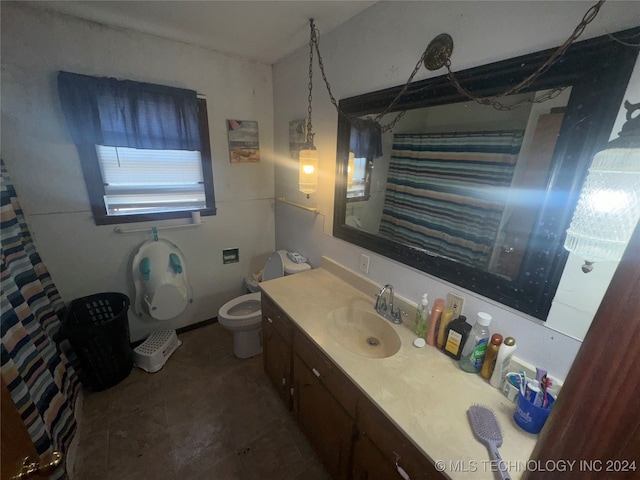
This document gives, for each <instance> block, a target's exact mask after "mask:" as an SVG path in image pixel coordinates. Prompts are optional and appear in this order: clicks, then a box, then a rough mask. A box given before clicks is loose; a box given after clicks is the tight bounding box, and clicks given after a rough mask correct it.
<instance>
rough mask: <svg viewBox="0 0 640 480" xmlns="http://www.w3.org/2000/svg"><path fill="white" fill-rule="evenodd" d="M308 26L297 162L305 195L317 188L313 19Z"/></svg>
mask: <svg viewBox="0 0 640 480" xmlns="http://www.w3.org/2000/svg"><path fill="white" fill-rule="evenodd" d="M309 26H310V28H311V33H310V36H309V97H308V99H309V106H308V107H307V112H308V113H309V117H308V118H307V121H306V125H305V144H306V145H305V147H304V148H303V149H302V150H300V154H299V157H298V160H299V178H298V188H299V189H300V191H301V192H302V193H305V194H306V195H307V198H309V194H311V193H315V191H316V190H317V188H318V151H317V150H316V147H315V145H314V144H313V137H314V136H315V133H313V125H312V124H311V100H312V98H313V95H312V92H313V45H314V42H315V41H316V28H315V24H314V22H313V19H310V20H309Z"/></svg>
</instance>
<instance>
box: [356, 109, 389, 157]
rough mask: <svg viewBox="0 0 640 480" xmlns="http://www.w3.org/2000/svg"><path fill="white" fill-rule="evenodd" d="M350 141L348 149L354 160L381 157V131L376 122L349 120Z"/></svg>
mask: <svg viewBox="0 0 640 480" xmlns="http://www.w3.org/2000/svg"><path fill="white" fill-rule="evenodd" d="M350 121H351V140H350V142H349V148H350V149H351V151H352V152H353V153H354V155H355V156H356V158H376V157H381V156H382V131H381V129H380V125H379V124H378V123H376V122H372V121H368V120H361V119H355V118H352V119H350Z"/></svg>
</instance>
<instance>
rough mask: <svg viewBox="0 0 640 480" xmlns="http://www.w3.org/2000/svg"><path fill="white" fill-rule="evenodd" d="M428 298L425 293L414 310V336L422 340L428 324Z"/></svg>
mask: <svg viewBox="0 0 640 480" xmlns="http://www.w3.org/2000/svg"><path fill="white" fill-rule="evenodd" d="M428 305H429V297H428V295H427V294H426V293H425V294H424V295H422V300H421V301H420V303H419V304H418V308H417V309H416V328H415V330H414V331H415V332H416V335H418V337H420V338H424V337H425V335H426V334H427V325H428V324H429V310H428V308H427V307H428Z"/></svg>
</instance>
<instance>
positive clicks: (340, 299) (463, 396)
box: [261, 258, 537, 480]
mask: <svg viewBox="0 0 640 480" xmlns="http://www.w3.org/2000/svg"><path fill="white" fill-rule="evenodd" d="M261 287H262V289H263V291H264V292H266V293H267V295H269V297H271V298H272V299H273V300H274V301H275V302H276V303H277V304H278V305H279V306H280V307H281V308H282V309H283V310H284V311H285V312H286V313H287V315H288V316H289V317H290V318H291V319H292V320H293V321H294V322H295V323H296V324H297V325H298V326H299V327H300V328H301V329H302V330H303V331H304V332H306V333H307V334H308V335H309V336H310V337H311V338H312V339H313V340H314V341H315V342H316V343H317V344H318V345H319V347H320V348H321V349H322V350H323V351H324V352H325V353H326V354H327V355H328V356H329V357H330V358H331V359H333V361H334V362H335V363H336V364H337V365H338V367H339V368H340V369H342V371H343V372H344V373H345V374H346V375H347V376H348V377H349V378H350V379H351V380H352V381H353V382H354V383H355V384H356V385H357V386H358V387H359V388H360V389H361V390H362V391H363V392H365V394H366V395H367V396H368V397H369V398H370V399H371V400H372V401H373V402H374V403H375V404H377V405H378V406H379V407H380V409H381V410H382V411H384V412H385V413H386V414H387V416H388V417H389V419H390V420H391V421H392V422H393V423H395V424H396V425H397V426H398V428H399V429H400V430H402V431H403V432H404V433H405V434H406V435H407V436H408V437H409V438H411V439H412V440H413V442H414V443H415V445H416V446H417V447H418V448H419V449H421V450H422V451H423V452H424V454H425V455H426V456H427V457H428V458H430V459H431V461H433V462H434V463H435V462H438V461H440V462H443V463H436V466H441V467H444V473H446V474H447V475H449V476H450V477H451V478H453V479H458V478H461V479H471V478H473V479H478V480H480V479H485V478H486V479H494V478H496V477H495V476H494V473H493V472H492V471H491V467H492V465H491V464H490V457H489V453H488V451H487V449H486V447H485V446H484V445H483V444H481V443H480V442H478V441H477V440H476V439H475V437H474V436H473V432H472V430H471V426H470V425H469V420H468V418H467V410H468V408H469V407H470V406H471V405H473V404H476V403H477V404H482V405H486V406H488V407H490V408H491V409H492V410H493V411H494V412H495V414H496V417H497V418H498V421H499V422H500V425H501V427H502V431H503V433H504V439H503V444H502V446H501V447H500V449H499V450H500V454H501V456H502V458H503V460H504V461H505V462H506V464H507V465H508V468H509V474H510V475H511V477H512V478H513V479H517V478H519V477H520V476H521V475H522V474H523V472H524V470H525V468H526V464H527V461H528V459H529V456H530V455H531V452H532V450H533V447H534V445H535V443H536V441H537V435H532V434H529V433H527V432H524V431H523V430H521V429H520V428H519V427H518V426H517V425H516V424H515V423H514V421H513V412H514V408H515V406H514V404H513V403H511V402H510V401H509V400H507V399H506V397H505V396H504V395H503V394H502V393H501V392H500V391H499V390H497V389H495V388H493V387H491V385H489V383H488V382H487V381H485V380H484V379H483V378H482V377H481V376H480V375H474V374H469V373H465V372H463V371H462V370H460V369H459V368H458V365H457V362H456V361H455V360H453V359H452V358H450V357H448V356H447V355H445V354H443V353H442V352H441V351H439V350H437V349H436V348H434V347H430V346H426V347H424V348H417V347H415V346H413V341H414V340H415V339H416V338H417V337H416V335H415V333H414V332H413V331H412V330H411V326H412V325H413V315H414V313H415V312H412V311H409V312H408V314H409V315H408V317H406V320H405V323H404V324H403V325H393V324H391V322H389V324H390V325H392V326H393V328H394V329H395V330H396V332H397V333H398V335H399V336H400V339H401V341H402V346H401V347H400V351H399V352H398V353H396V354H395V355H393V356H391V357H388V358H366V357H362V356H360V355H357V354H355V353H352V352H350V351H349V350H347V349H345V348H343V347H342V346H340V345H339V344H338V343H337V342H336V341H335V340H334V339H333V338H332V337H331V335H329V334H328V332H327V328H326V326H327V325H326V323H327V315H328V314H329V312H331V311H332V310H335V309H337V308H341V307H347V306H349V307H354V308H361V309H363V310H367V309H371V311H373V305H374V297H373V295H372V291H376V290H375V289H376V285H375V284H373V283H372V282H370V281H369V280H368V279H365V278H364V277H361V276H359V275H357V274H355V273H353V272H351V271H349V270H346V269H344V268H343V267H341V266H339V265H338V264H336V263H334V262H332V261H331V260H328V259H326V258H323V263H322V267H321V268H318V269H315V270H311V271H309V272H304V273H299V274H296V275H291V276H286V277H282V278H279V279H276V280H271V281H268V282H263V283H262V284H261ZM372 289H373V290H372ZM440 469H441V470H442V468H440Z"/></svg>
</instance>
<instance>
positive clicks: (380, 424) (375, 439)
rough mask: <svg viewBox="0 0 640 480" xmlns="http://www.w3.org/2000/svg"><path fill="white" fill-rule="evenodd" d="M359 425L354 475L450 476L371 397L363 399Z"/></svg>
mask: <svg viewBox="0 0 640 480" xmlns="http://www.w3.org/2000/svg"><path fill="white" fill-rule="evenodd" d="M358 427H359V434H358V436H357V438H356V441H355V445H354V454H353V469H352V472H353V478H354V479H357V480H365V479H369V480H378V479H379V480H393V479H395V478H397V479H406V478H407V476H408V478H410V479H411V480H419V479H420V480H431V479H437V480H440V479H444V478H446V477H444V476H443V474H442V473H440V472H438V471H437V470H436V468H435V466H434V465H433V464H432V463H431V462H430V461H429V459H428V458H427V457H426V456H425V455H424V454H423V453H422V452H421V451H420V450H419V449H418V448H417V447H416V446H415V445H414V444H413V443H412V442H411V441H410V440H409V439H408V438H407V436H406V435H405V434H404V433H403V432H402V431H401V430H399V429H398V427H397V426H396V425H395V424H393V423H392V422H391V421H390V420H389V419H388V418H387V416H386V415H385V414H383V413H382V412H381V411H380V409H379V408H378V407H377V406H376V405H375V404H373V403H372V402H371V401H370V400H364V401H362V402H361V403H360V415H359V417H358Z"/></svg>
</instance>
